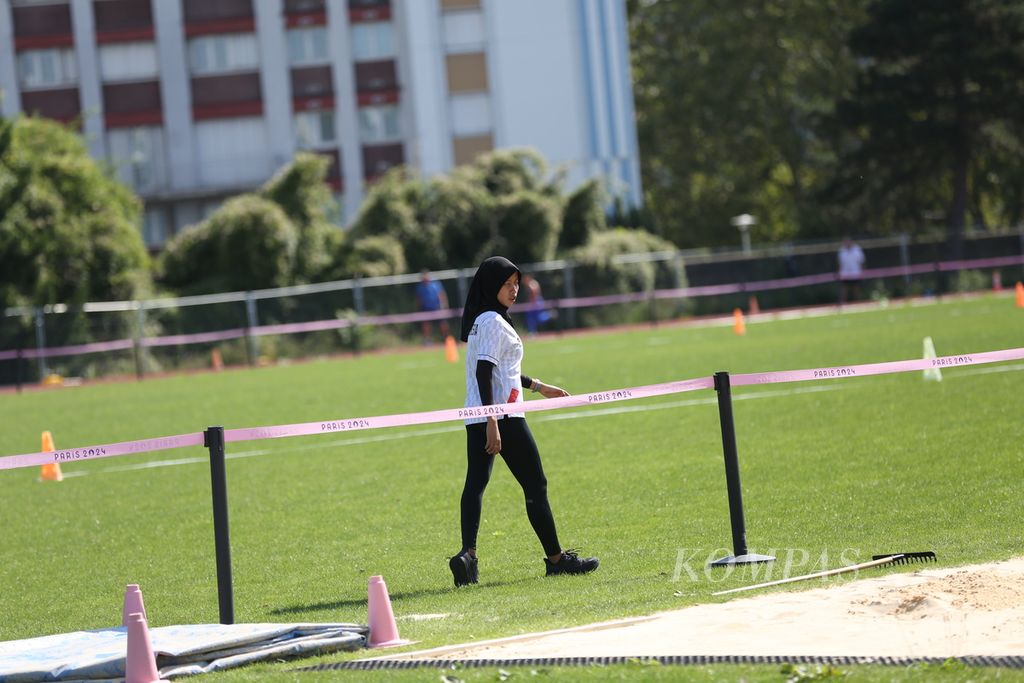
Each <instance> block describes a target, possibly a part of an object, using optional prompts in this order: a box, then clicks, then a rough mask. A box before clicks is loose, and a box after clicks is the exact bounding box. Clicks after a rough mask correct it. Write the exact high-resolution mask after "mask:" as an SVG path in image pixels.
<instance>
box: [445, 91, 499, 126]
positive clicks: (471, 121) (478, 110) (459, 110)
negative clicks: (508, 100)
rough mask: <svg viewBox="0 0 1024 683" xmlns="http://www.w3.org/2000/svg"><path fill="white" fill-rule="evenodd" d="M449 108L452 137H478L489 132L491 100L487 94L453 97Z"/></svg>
mask: <svg viewBox="0 0 1024 683" xmlns="http://www.w3.org/2000/svg"><path fill="white" fill-rule="evenodd" d="M451 107H452V135H456V136H461V135H479V134H481V133H489V132H490V131H491V129H492V123H491V98H490V97H488V95H487V93H469V94H465V95H453V96H452V98H451Z"/></svg>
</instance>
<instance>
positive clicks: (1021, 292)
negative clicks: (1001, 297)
mask: <svg viewBox="0 0 1024 683" xmlns="http://www.w3.org/2000/svg"><path fill="white" fill-rule="evenodd" d="M1017 308H1024V284H1021V283H1019V282H1018V283H1017Z"/></svg>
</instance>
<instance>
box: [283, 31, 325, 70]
mask: <svg viewBox="0 0 1024 683" xmlns="http://www.w3.org/2000/svg"><path fill="white" fill-rule="evenodd" d="M328 60H329V55H328V54H327V28H326V27H324V26H311V27H309V28H297V29H292V30H291V31H288V61H289V62H290V63H291V65H292V66H301V65H304V64H321V63H323V62H326V61H328Z"/></svg>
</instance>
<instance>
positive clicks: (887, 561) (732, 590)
mask: <svg viewBox="0 0 1024 683" xmlns="http://www.w3.org/2000/svg"><path fill="white" fill-rule="evenodd" d="M901 557H903V555H902V553H898V554H896V555H888V556H886V557H883V558H881V559H878V560H871V561H869V562H861V563H860V564H851V565H850V566H848V567H838V568H836V569H826V570H825V571H821V572H815V573H814V574H804V575H803V576H791V577H789V578H788V579H778V580H777V581H767V582H765V583H758V584H754V585H753V586H741V587H740V588H730V589H729V590H725V591H718V592H717V593H712V594H711V595H727V594H729V593H740V592H742V591H752V590H754V589H755V588H767V587H768V586H779V585H782V584H784V583H796V582H797V581H807V580H809V579H818V578H824V577H826V576H836V575H838V574H847V573H849V572H855V571H858V570H860V569H870V568H871V567H878V566H881V565H883V564H890V563H892V562H895V561H896V560H898V559H899V558H901Z"/></svg>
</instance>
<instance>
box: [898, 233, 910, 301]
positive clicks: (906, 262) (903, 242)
mask: <svg viewBox="0 0 1024 683" xmlns="http://www.w3.org/2000/svg"><path fill="white" fill-rule="evenodd" d="M908 239H909V238H908V237H907V233H905V232H901V233H900V265H902V266H903V284H905V285H906V286H907V295H908V296H909V294H910V273H909V272H908V271H907V269H908V268H910V248H909V246H908V244H907V241H908Z"/></svg>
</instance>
